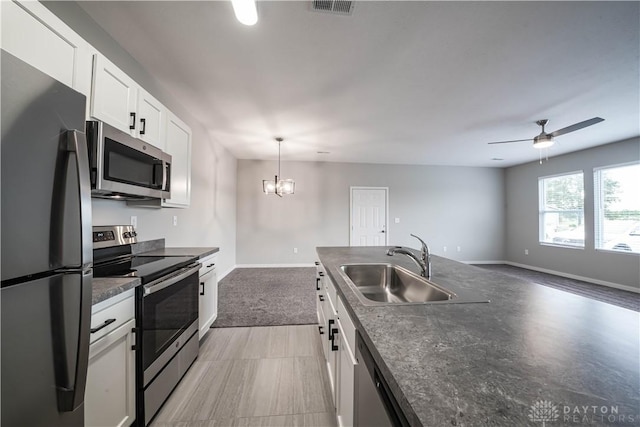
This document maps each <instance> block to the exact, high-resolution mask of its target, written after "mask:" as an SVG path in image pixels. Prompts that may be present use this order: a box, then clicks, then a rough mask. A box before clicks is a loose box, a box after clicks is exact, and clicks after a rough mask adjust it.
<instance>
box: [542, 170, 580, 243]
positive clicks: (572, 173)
mask: <svg viewBox="0 0 640 427" xmlns="http://www.w3.org/2000/svg"><path fill="white" fill-rule="evenodd" d="M571 175H580V176H581V177H582V225H583V228H584V224H585V199H586V197H585V172H584V170H583V169H579V170H574V171H570V172H562V173H557V174H553V175H545V176H539V177H538V244H539V245H541V246H553V247H558V248H566V249H576V250H584V249H585V247H586V230H584V235H583V239H582V245H581V246H579V245H571V244H562V243H555V242H548V241H545V240H543V239H544V234H545V228H544V227H545V221H544V218H545V214H548V213H559V214H560V213H563V212H575V210H574V209H572V210H565V211H560V210H558V211H551V210H546V207H547V206H546V201H545V196H546V194H545V189H544V183H545V180H548V179H551V178H559V177H563V176H571Z"/></svg>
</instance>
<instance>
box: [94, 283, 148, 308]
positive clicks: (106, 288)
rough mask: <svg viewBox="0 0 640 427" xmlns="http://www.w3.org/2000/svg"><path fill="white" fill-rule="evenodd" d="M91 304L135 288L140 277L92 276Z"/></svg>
mask: <svg viewBox="0 0 640 427" xmlns="http://www.w3.org/2000/svg"><path fill="white" fill-rule="evenodd" d="M92 283H93V285H92V286H93V294H92V300H91V305H96V304H98V303H100V302H102V301H105V300H107V299H109V298H113V297H115V296H117V295H120V294H121V293H123V292H125V291H128V290H129V289H132V288H135V287H136V286H138V285H139V284H140V279H138V278H132V277H94V278H93V282H92Z"/></svg>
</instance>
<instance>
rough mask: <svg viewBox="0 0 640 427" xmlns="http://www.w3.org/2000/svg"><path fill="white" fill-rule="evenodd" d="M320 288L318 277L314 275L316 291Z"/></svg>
mask: <svg viewBox="0 0 640 427" xmlns="http://www.w3.org/2000/svg"><path fill="white" fill-rule="evenodd" d="M319 290H320V278H319V277H316V291H319Z"/></svg>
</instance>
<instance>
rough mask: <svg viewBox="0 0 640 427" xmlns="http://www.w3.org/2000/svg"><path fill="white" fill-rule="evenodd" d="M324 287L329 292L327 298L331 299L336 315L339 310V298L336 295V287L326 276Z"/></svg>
mask: <svg viewBox="0 0 640 427" xmlns="http://www.w3.org/2000/svg"><path fill="white" fill-rule="evenodd" d="M324 285H325V289H326V290H327V297H328V298H329V302H330V303H331V308H333V311H334V314H335V312H337V310H338V305H337V304H338V301H337V298H338V296H337V294H336V287H335V286H334V284H333V282H332V281H331V279H330V278H329V276H324Z"/></svg>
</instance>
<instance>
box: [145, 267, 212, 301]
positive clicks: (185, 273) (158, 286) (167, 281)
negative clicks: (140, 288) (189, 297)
mask: <svg viewBox="0 0 640 427" xmlns="http://www.w3.org/2000/svg"><path fill="white" fill-rule="evenodd" d="M198 270H200V264H194V265H192V266H191V267H187V268H186V269H185V270H182V271H181V272H179V273H178V274H176V275H174V276H169V277H167V278H162V279H158V280H156V281H153V282H151V283H149V284H148V285H144V294H145V295H151V294H152V293H154V292H158V291H161V290H163V289H164V288H166V287H168V286H171V285H173V284H175V283H177V282H179V281H180V280H182V279H184V278H185V277H189V276H191V275H192V274H193V273H196V272H198Z"/></svg>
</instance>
